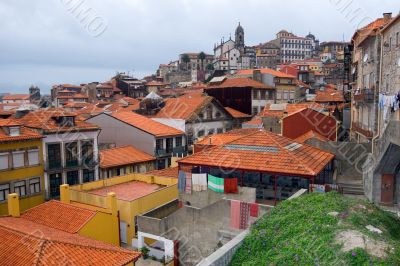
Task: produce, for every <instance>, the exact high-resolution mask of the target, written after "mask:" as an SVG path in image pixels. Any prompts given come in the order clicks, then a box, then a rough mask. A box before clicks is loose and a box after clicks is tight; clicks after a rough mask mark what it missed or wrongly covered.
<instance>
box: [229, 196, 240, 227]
mask: <svg viewBox="0 0 400 266" xmlns="http://www.w3.org/2000/svg"><path fill="white" fill-rule="evenodd" d="M231 227H232V228H235V229H240V201H238V200H231Z"/></svg>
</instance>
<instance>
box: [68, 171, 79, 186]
mask: <svg viewBox="0 0 400 266" xmlns="http://www.w3.org/2000/svg"><path fill="white" fill-rule="evenodd" d="M67 184H68V185H70V186H73V185H77V184H79V172H78V171H71V172H67Z"/></svg>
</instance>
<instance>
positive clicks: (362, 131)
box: [352, 122, 374, 138]
mask: <svg viewBox="0 0 400 266" xmlns="http://www.w3.org/2000/svg"><path fill="white" fill-rule="evenodd" d="M352 129H353V130H354V131H356V132H358V133H360V134H362V135H364V136H365V137H367V138H372V137H373V135H374V133H373V132H372V130H370V129H365V128H364V126H363V125H362V124H361V123H357V122H353V123H352Z"/></svg>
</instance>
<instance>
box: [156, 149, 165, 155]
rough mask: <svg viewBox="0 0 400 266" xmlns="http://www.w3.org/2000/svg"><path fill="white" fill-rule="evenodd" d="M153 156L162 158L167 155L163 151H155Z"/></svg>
mask: <svg viewBox="0 0 400 266" xmlns="http://www.w3.org/2000/svg"><path fill="white" fill-rule="evenodd" d="M155 154H156V156H157V157H163V156H167V155H168V153H167V151H166V150H165V149H156V151H155Z"/></svg>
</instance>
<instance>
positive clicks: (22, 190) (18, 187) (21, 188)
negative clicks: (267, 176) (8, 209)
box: [14, 180, 26, 197]
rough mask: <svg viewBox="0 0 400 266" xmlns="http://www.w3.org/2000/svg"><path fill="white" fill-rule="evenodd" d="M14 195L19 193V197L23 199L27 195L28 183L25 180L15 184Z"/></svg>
mask: <svg viewBox="0 0 400 266" xmlns="http://www.w3.org/2000/svg"><path fill="white" fill-rule="evenodd" d="M14 193H17V194H18V196H20V197H23V196H25V195H26V182H25V180H22V181H18V182H15V183H14Z"/></svg>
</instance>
